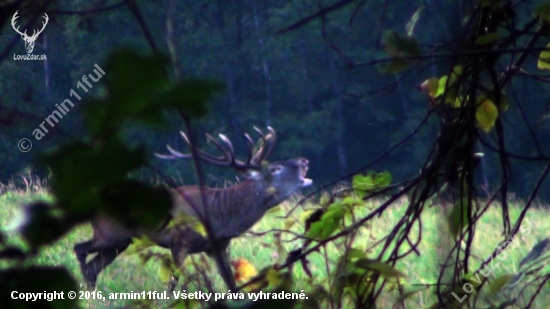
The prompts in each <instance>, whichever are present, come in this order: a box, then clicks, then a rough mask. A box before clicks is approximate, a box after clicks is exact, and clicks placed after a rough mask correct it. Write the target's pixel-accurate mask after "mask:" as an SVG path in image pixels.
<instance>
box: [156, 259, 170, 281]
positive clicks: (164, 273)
mask: <svg viewBox="0 0 550 309" xmlns="http://www.w3.org/2000/svg"><path fill="white" fill-rule="evenodd" d="M158 276H159V279H160V281H161V282H162V283H165V284H166V283H168V282H169V281H170V279H171V278H172V267H171V265H170V264H167V263H160V268H159V271H158Z"/></svg>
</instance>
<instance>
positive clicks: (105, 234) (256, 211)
mask: <svg viewBox="0 0 550 309" xmlns="http://www.w3.org/2000/svg"><path fill="white" fill-rule="evenodd" d="M254 129H255V130H256V131H258V132H259V133H260V134H261V141H262V145H261V146H260V147H259V148H258V149H257V151H255V147H254V142H253V141H252V139H251V138H250V136H249V135H248V134H245V137H246V138H247V141H248V148H249V153H248V158H247V161H246V162H242V161H240V160H238V159H235V154H234V150H233V145H232V143H231V142H230V140H229V139H228V138H227V137H226V136H225V135H223V134H219V137H220V140H221V141H222V143H219V142H217V141H216V140H215V139H214V138H213V137H212V136H210V135H208V134H207V135H206V136H207V138H208V139H209V140H211V141H212V142H213V144H214V146H215V147H216V148H217V149H218V150H219V151H220V152H221V154H222V155H221V156H219V157H217V156H214V155H211V154H208V153H206V152H204V151H202V150H198V149H196V154H197V156H198V158H199V159H201V160H202V161H205V162H207V163H210V164H213V165H217V166H223V167H231V168H233V169H235V170H237V171H239V172H244V173H245V174H246V179H245V180H243V181H242V182H240V183H238V184H236V185H234V186H231V187H228V188H225V189H217V188H204V187H203V188H201V187H199V186H196V185H195V186H182V187H177V188H173V189H170V191H171V194H172V211H171V215H172V218H176V219H175V221H174V224H170V225H167V226H166V227H165V228H163V229H161V230H158V231H150V232H138V231H133V230H129V229H127V228H124V227H122V226H121V225H119V224H117V223H115V222H113V221H112V220H110V219H109V218H105V217H98V218H96V219H94V220H93V221H92V228H93V234H94V235H93V238H92V239H91V240H89V241H86V242H83V243H79V244H76V245H75V246H74V251H75V253H76V256H77V258H78V261H79V262H80V268H81V271H82V275H83V277H84V279H85V280H86V282H87V284H88V286H89V287H92V288H93V287H95V283H96V280H97V277H98V275H99V273H100V272H101V270H102V269H104V268H105V267H107V265H109V264H110V263H111V262H113V260H114V259H115V258H116V257H117V255H118V254H120V253H121V252H123V251H124V250H126V248H127V247H128V246H129V245H130V243H131V242H132V237H136V236H137V237H139V236H141V235H146V236H147V237H148V238H149V239H151V240H152V241H153V242H155V243H156V244H158V245H159V246H161V247H164V248H169V249H170V250H171V253H172V258H173V259H174V262H175V263H176V265H183V261H184V259H185V258H186V256H187V255H188V254H193V253H199V252H206V253H209V254H211V253H213V246H215V248H216V249H217V250H218V251H217V252H219V253H221V257H222V258H221V261H220V260H219V259H215V261H216V263H217V264H218V265H217V266H218V269H219V270H220V275H221V276H222V278H223V280H224V281H225V283H226V284H227V285H228V287H229V288H230V289H234V288H235V281H234V279H233V275H232V273H231V268H230V266H229V260H228V256H227V250H226V249H227V247H228V245H229V242H230V241H231V239H232V238H235V237H238V236H240V235H241V234H243V233H244V232H246V231H247V230H248V229H249V228H251V227H252V226H253V225H254V224H255V223H256V222H257V221H258V220H260V219H261V218H262V216H263V215H264V214H265V212H266V211H267V210H269V209H270V208H272V207H274V206H277V205H278V204H279V203H281V202H282V201H284V200H285V199H287V198H288V197H289V196H290V195H291V194H293V193H294V192H297V191H298V190H299V189H300V188H302V187H306V186H309V185H310V184H311V183H312V180H311V179H308V178H305V176H306V173H307V170H308V163H309V162H308V160H307V159H304V158H297V159H291V160H287V161H278V162H272V163H268V164H267V163H263V164H262V162H263V161H264V160H265V159H266V158H267V157H268V156H269V155H270V153H271V151H272V150H273V147H274V145H275V131H274V130H273V129H272V128H270V127H268V129H269V133H268V134H264V133H262V131H260V130H259V129H257V128H254ZM181 135H182V137H183V139H184V140H185V142H186V143H187V144H188V145H189V147H193V146H192V145H191V143H190V142H189V139H188V138H187V136H186V135H185V134H184V133H183V132H181ZM167 148H168V151H169V152H170V154H169V155H160V154H156V156H157V157H159V158H161V159H169V160H173V159H189V158H191V154H184V153H181V152H179V151H177V150H174V149H173V148H171V147H170V146H168V145H167ZM178 214H179V216H180V218H181V215H182V214H184V215H185V216H194V217H196V218H198V219H199V220H201V221H202V222H203V223H204V224H205V226H208V229H209V232H210V240H211V241H209V240H208V239H207V238H205V237H203V236H202V235H201V234H199V233H198V232H196V231H195V230H193V229H192V228H191V227H189V226H188V225H187V224H185V223H177V222H178V220H177V218H178ZM180 221H183V220H180ZM96 252H97V255H96V256H95V257H94V258H92V259H91V260H90V261H89V262H86V258H87V256H88V255H89V254H93V253H96ZM176 280H177V278H176ZM176 282H177V281H172V282H171V284H170V286H169V288H170V289H173V288H174V286H175V283H176Z"/></svg>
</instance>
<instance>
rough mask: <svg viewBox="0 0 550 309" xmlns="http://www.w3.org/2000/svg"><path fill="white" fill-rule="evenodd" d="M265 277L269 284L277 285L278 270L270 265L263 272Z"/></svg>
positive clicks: (279, 277) (278, 282) (278, 280)
mask: <svg viewBox="0 0 550 309" xmlns="http://www.w3.org/2000/svg"><path fill="white" fill-rule="evenodd" d="M265 279H266V280H267V283H268V284H269V285H270V286H278V285H279V284H280V281H281V276H280V274H279V271H278V270H276V269H275V268H273V267H270V268H269V269H268V270H267V272H266V273H265Z"/></svg>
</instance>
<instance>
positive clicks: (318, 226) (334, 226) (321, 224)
mask: <svg viewBox="0 0 550 309" xmlns="http://www.w3.org/2000/svg"><path fill="white" fill-rule="evenodd" d="M344 215H345V210H344V205H343V204H342V203H338V202H337V203H334V204H332V205H331V206H330V207H329V209H328V210H327V211H326V212H325V213H324V214H323V216H322V217H321V220H320V221H317V222H313V223H312V224H311V225H310V227H309V229H308V230H307V232H306V236H307V237H310V238H314V239H317V240H321V239H324V238H327V237H329V236H330V235H332V233H334V232H335V231H336V230H338V229H339V228H340V227H341V223H342V219H343V218H344Z"/></svg>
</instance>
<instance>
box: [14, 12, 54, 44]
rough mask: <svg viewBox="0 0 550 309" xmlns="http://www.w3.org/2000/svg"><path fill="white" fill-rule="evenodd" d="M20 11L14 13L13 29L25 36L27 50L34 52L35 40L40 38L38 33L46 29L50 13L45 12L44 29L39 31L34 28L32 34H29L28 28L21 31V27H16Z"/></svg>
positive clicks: (22, 36)
mask: <svg viewBox="0 0 550 309" xmlns="http://www.w3.org/2000/svg"><path fill="white" fill-rule="evenodd" d="M18 13H19V11H16V12H15V14H13V18H12V19H11V26H12V27H13V30H15V32H17V33H19V34H20V35H21V38H23V41H25V49H26V50H27V53H28V54H30V53H32V50H33V49H34V42H35V41H36V39H37V38H38V35H39V34H40V33H42V31H44V28H46V25H47V24H48V20H49V17H48V14H46V13H44V19H45V21H43V22H42V29H40V30H39V31H38V32H37V31H36V30H33V32H32V35H31V36H28V35H27V30H25V32H21V31H19V27H17V28H16V27H15V20H16V19H18V18H19V16H18V15H17V14H18Z"/></svg>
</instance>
